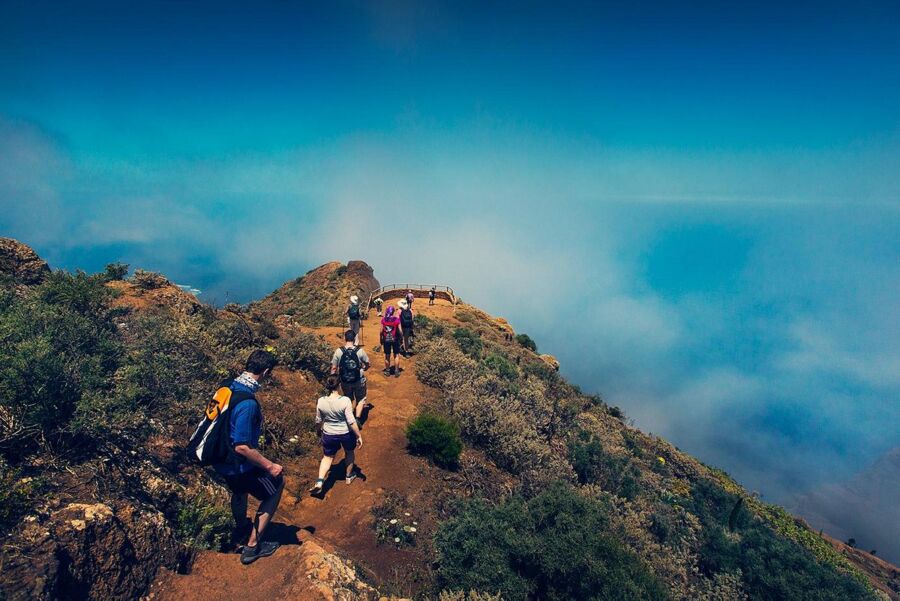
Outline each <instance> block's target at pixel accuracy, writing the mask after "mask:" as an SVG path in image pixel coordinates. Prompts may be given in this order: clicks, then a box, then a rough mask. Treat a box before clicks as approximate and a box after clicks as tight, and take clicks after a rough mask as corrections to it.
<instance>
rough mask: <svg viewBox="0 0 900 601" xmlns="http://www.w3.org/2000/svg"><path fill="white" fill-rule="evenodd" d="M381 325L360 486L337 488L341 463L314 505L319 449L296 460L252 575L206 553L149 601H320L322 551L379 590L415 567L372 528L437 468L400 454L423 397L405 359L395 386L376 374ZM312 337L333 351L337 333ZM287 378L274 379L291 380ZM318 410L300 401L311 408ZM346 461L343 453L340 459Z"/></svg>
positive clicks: (373, 338)
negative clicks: (315, 572)
mask: <svg viewBox="0 0 900 601" xmlns="http://www.w3.org/2000/svg"><path fill="white" fill-rule="evenodd" d="M427 305H428V303H427V300H423V299H416V303H415V304H414V309H415V310H416V312H417V313H421V314H423V315H427V316H431V317H441V318H449V317H450V316H451V315H452V314H453V307H452V306H451V305H450V304H449V303H447V302H445V301H438V304H436V305H435V306H433V307H429V306H427ZM379 321H380V318H379V317H377V316H376V314H375V311H374V310H373V311H371V312H370V314H369V318H368V319H367V320H366V321H365V322H364V324H363V337H364V340H363V344H364V348H365V349H366V351H367V353H368V354H369V359H370V361H371V362H372V369H370V370H369V371H368V372H367V374H366V375H367V379H368V399H369V402H371V403H372V404H373V405H374V407H373V408H372V409H371V411H370V412H369V415H368V419H367V420H366V421H365V423H364V426H363V429H362V437H363V443H364V444H363V448H362V449H361V450H359V451H357V463H358V464H359V466H360V468H361V470H362V472H363V474H364V476H365V480H363V479H362V478H360V479H357V480H356V481H355V482H353V484H351V485H347V484H346V483H345V482H344V481H343V473H344V463H343V461H341V462H340V463H335V466H334V467H333V468H332V470H331V474H330V477H329V481H328V482H327V483H326V487H325V490H326V493H325V495H324V497H323V498H321V499H320V498H315V497H311V496H309V495H308V494H307V493H306V489H307V488H308V486H309V485H311V484H312V482H313V480H314V479H315V473H316V470H317V469H318V463H319V460H320V459H321V448H320V447H316V448H314V449H313V451H312V452H311V453H310V454H309V455H308V456H307V457H305V458H303V459H302V460H300V461H297V462H288V463H286V464H285V474H286V476H285V477H286V486H285V492H284V496H283V498H282V501H281V506H280V507H279V510H278V512H277V514H276V516H275V521H274V523H273V524H272V526H271V527H270V528H272V531H271V532H270V534H271V538H274V539H275V540H279V541H280V542H282V544H283V546H282V548H280V549H279V550H278V552H277V553H276V554H275V555H273V556H272V557H268V558H263V559H260V560H258V561H257V562H255V563H254V564H251V565H250V566H243V565H241V563H240V556H239V555H237V554H223V553H215V552H212V551H205V552H202V553H201V554H200V555H199V557H198V558H197V560H196V561H195V563H194V566H193V569H192V571H191V573H190V574H187V575H176V574H172V573H166V574H163V575H162V576H161V577H160V578H159V579H158V580H157V582H156V583H155V584H154V586H153V588H152V590H151V596H152V597H153V598H154V599H164V600H178V601H191V600H212V599H241V600H244V601H246V600H248V599H320V598H323V597H322V594H321V593H319V592H317V591H316V590H314V588H313V587H312V586H311V585H310V579H309V577H308V575H307V574H308V572H309V571H310V570H311V569H315V565H318V564H316V562H315V561H313V560H311V559H310V549H318V546H321V547H322V548H324V549H325V550H326V551H332V550H333V551H336V552H337V553H338V554H339V555H340V556H341V557H343V558H347V559H351V560H353V561H354V562H355V563H357V564H361V565H362V566H363V567H364V570H366V572H367V573H368V574H369V576H370V577H371V578H372V579H373V580H375V581H377V582H384V581H385V580H389V579H390V577H391V575H398V574H402V573H403V570H404V568H405V567H408V564H409V563H410V562H411V561H414V560H415V557H414V553H413V552H412V551H409V550H403V549H397V548H394V547H393V546H390V545H381V546H378V545H377V541H376V538H375V533H374V531H373V529H372V527H371V524H372V514H371V510H372V508H373V507H374V506H376V505H379V504H380V503H381V502H382V500H383V498H384V495H385V493H386V492H387V491H395V492H398V493H400V494H402V495H403V496H404V497H405V498H407V499H409V500H410V502H411V503H412V504H413V505H415V502H416V498H417V497H419V496H421V495H423V494H426V492H427V487H428V484H429V480H430V478H432V477H433V476H434V474H435V470H434V468H432V467H430V466H428V465H427V464H426V463H425V462H424V461H423V460H421V459H418V458H415V457H411V456H410V455H408V454H407V452H406V450H405V446H406V437H405V434H404V431H405V428H406V424H407V422H408V421H409V419H410V418H411V417H412V416H413V415H415V414H416V412H417V407H418V405H419V403H420V400H421V399H422V398H423V397H424V396H425V395H426V394H428V389H427V388H426V387H425V386H423V385H422V384H421V383H420V382H419V381H418V380H417V379H416V377H415V374H414V365H415V357H413V358H411V359H404V360H403V367H404V372H403V373H402V374H401V375H400V377H388V376H385V375H384V374H383V373H382V371H381V370H382V368H383V367H384V355H383V354H382V353H380V352H379V353H376V352H374V351H373V350H372V349H373V348H374V347H375V346H376V345H377V344H378V332H379V327H380V326H379ZM316 331H317V332H318V333H321V334H324V335H325V340H326V341H327V342H328V343H329V345H332V344H333V346H334V347H337V346H339V343H340V339H341V338H342V336H341V335H342V333H343V329H342V328H318V329H317V330H316ZM276 375H277V376H278V374H277V372H276ZM287 375H288V374H284V375H283V376H279V378H282V377H284V379H287V377H286V376H287ZM260 399H261V402H262V404H263V410H264V411H265V396H264V395H263V394H261V395H260ZM315 401H316V399H315V398H298V399H297V402H298V403H309V404H310V406H311V407H314V406H315ZM342 456H343V453H342V452H340V453H339V454H338V457H337V458H341V457H342ZM304 547H306V548H304ZM314 564H315V565H314ZM327 596H328V595H325V597H327Z"/></svg>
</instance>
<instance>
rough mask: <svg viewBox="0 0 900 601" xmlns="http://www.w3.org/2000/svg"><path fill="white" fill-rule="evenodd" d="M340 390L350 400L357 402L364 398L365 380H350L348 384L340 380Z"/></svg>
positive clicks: (365, 392)
mask: <svg viewBox="0 0 900 601" xmlns="http://www.w3.org/2000/svg"><path fill="white" fill-rule="evenodd" d="M341 392H342V393H344V396H345V397H347V398H349V399H350V400H351V401H356V402H359V401H361V400H363V399H364V398H366V394H367V391H366V381H365V380H359V381H358V382H352V383H350V384H348V383H346V382H341Z"/></svg>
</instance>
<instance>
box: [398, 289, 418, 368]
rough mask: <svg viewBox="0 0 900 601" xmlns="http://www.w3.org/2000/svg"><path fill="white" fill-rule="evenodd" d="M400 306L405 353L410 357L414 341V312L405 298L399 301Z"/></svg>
mask: <svg viewBox="0 0 900 601" xmlns="http://www.w3.org/2000/svg"><path fill="white" fill-rule="evenodd" d="M397 306H398V307H400V327H401V328H402V329H403V355H404V356H405V357H409V355H410V354H411V353H412V343H413V323H414V321H413V312H412V309H411V308H410V306H409V303H407V302H406V301H405V300H401V301H400V302H399V303H397Z"/></svg>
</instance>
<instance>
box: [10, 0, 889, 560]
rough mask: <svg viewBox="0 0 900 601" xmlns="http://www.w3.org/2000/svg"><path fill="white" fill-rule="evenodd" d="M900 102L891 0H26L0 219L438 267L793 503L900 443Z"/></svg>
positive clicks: (240, 290) (419, 270)
mask: <svg viewBox="0 0 900 601" xmlns="http://www.w3.org/2000/svg"><path fill="white" fill-rule="evenodd" d="M898 107H900V8H898V5H897V4H896V3H891V2H884V3H874V2H873V3H866V2H863V3H854V4H853V5H852V6H851V5H850V4H849V3H827V2H825V3H823V2H816V3H812V2H809V3H792V6H790V7H786V6H784V5H783V3H765V2H760V3H754V4H753V5H752V6H748V7H736V6H729V5H726V4H724V3H722V4H715V3H690V5H689V6H688V5H685V4H684V3H674V2H671V3H639V4H637V3H632V4H630V5H629V6H627V7H622V6H618V7H616V6H611V5H594V4H592V3H566V2H554V3H546V4H541V3H535V2H524V3H515V4H501V3H483V2H480V3H439V2H428V1H420V2H412V1H393V2H376V3H346V2H333V3H327V6H317V5H314V4H302V3H287V2H268V3H267V2H261V3H254V4H252V5H250V4H246V3H237V2H234V3H229V2H217V3H215V4H208V5H204V4H202V3H196V2H169V3H155V4H147V3H141V2H135V3H127V6H126V5H123V4H122V3H112V2H109V3H94V2H87V3H78V4H77V5H75V4H71V3H58V4H57V3H40V4H37V3H34V2H20V1H10V0H7V1H6V2H4V3H2V5H0V209H2V211H0V234H2V235H9V236H13V237H16V238H19V239H21V240H23V241H25V242H28V243H30V244H32V245H33V246H34V247H35V248H36V249H37V250H38V251H39V252H40V253H41V254H42V255H43V256H45V257H46V258H48V259H49V260H50V261H51V262H52V264H53V265H54V266H56V267H63V268H69V269H72V268H76V267H82V268H85V269H89V270H98V269H101V268H102V267H103V265H104V264H105V263H107V262H110V261H114V260H123V261H126V262H129V263H132V264H133V265H139V266H142V267H145V268H152V269H159V270H161V271H164V272H165V273H166V274H168V275H169V276H170V277H171V278H173V279H174V280H176V281H178V282H179V283H183V284H190V285H193V286H196V287H198V288H200V289H202V290H203V291H204V297H205V298H207V299H208V300H210V301H214V302H223V301H224V300H226V299H227V300H239V301H246V300H250V299H252V298H257V297H259V296H261V295H263V294H265V293H267V292H269V291H270V290H272V289H274V288H275V287H277V285H278V284H279V283H280V282H281V281H283V280H285V279H288V278H290V277H293V276H296V275H297V274H298V273H302V272H304V271H306V270H307V269H309V268H310V267H313V266H315V265H317V264H319V263H322V262H325V261H328V260H333V259H339V260H348V259H352V258H362V259H365V260H366V261H368V262H369V263H371V264H372V265H373V266H374V267H375V268H376V275H377V276H378V277H379V278H380V279H381V281H382V282H388V281H398V280H399V281H403V280H407V279H416V280H426V281H436V282H441V283H445V282H446V283H449V284H450V285H453V286H454V287H456V288H457V289H458V290H460V292H461V294H462V296H463V297H464V298H465V299H466V300H468V301H471V302H474V303H477V304H479V305H481V306H483V307H484V308H485V309H487V310H490V311H492V312H494V313H497V314H502V315H505V316H507V317H508V318H510V319H511V320H512V322H513V323H514V325H515V326H516V327H517V328H519V329H520V330H523V331H527V332H529V333H530V334H532V335H533V336H534V337H535V338H536V339H537V340H538V343H539V345H540V346H541V348H542V350H544V351H546V352H551V353H553V354H555V355H557V356H558V357H559V358H560V359H561V360H562V363H563V370H564V371H565V373H566V374H567V375H568V376H570V377H571V378H572V379H573V380H575V381H576V382H578V383H579V384H580V385H582V386H583V387H584V388H585V389H588V390H591V391H598V392H600V393H602V394H603V395H604V396H605V397H606V398H607V399H608V400H609V401H610V402H611V403H614V404H619V405H621V406H623V407H624V408H625V410H626V412H627V413H628V415H629V416H631V417H633V418H634V419H635V421H636V424H637V425H638V426H640V427H642V428H643V429H645V430H649V431H652V432H654V433H657V434H660V435H663V436H665V437H667V438H669V439H671V440H672V441H673V442H675V444H677V445H679V446H680V447H681V448H683V449H685V450H687V451H690V452H692V453H694V454H696V455H698V456H699V457H700V458H701V459H703V460H704V461H706V462H707V463H711V464H715V465H719V466H721V467H723V468H725V469H727V470H728V471H729V472H731V473H733V474H734V475H735V476H736V477H738V478H739V479H740V480H741V481H742V482H743V483H745V484H746V485H747V486H748V487H750V488H752V489H756V490H759V491H760V492H761V493H762V494H763V496H764V497H765V498H769V499H772V500H776V501H779V502H784V503H788V504H790V503H791V500H792V499H793V498H795V497H796V496H797V495H801V494H803V493H805V492H807V491H810V490H815V489H816V488H817V487H820V486H823V485H826V484H829V483H833V482H836V481H841V480H844V479H846V478H849V477H851V476H852V474H854V473H855V472H857V471H859V470H861V469H863V468H864V467H866V466H867V465H869V464H870V463H872V462H873V461H875V460H876V459H877V458H878V457H879V456H881V455H883V454H884V453H885V452H887V451H888V450H889V449H891V448H893V447H895V446H897V445H900V440H898V432H900V410H898V397H900V309H898V303H897V302H896V299H897V297H898V293H900V175H898V174H900V108H898ZM388 223H394V224H398V227H397V228H396V230H397V231H398V233H399V235H397V236H396V237H392V236H389V235H388V233H389V232H392V229H391V227H390V226H389V225H387V224H388ZM585 347H591V348H595V349H596V351H595V352H592V353H591V355H590V356H591V361H589V362H585V361H584V357H585V354H584V352H583V350H582V349H584V348H585ZM895 492H896V491H895ZM881 530H882V532H880V533H879V532H878V528H876V527H874V526H873V529H872V532H871V533H868V532H865V533H862V534H860V535H857V536H856V538H857V540H860V541H864V540H865V539H866V537H869V538H870V539H871V540H872V541H873V544H872V546H876V545H878V548H880V549H882V548H883V549H886V550H887V549H888V547H887V544H888V543H880V542H879V541H880V540H882V539H884V540H888V539H890V538H893V539H894V540H900V533H898V532H893V533H890V532H888V533H887V535H885V533H884V532H883V530H884V529H883V528H881ZM879 536H880V537H882V538H881V539H879ZM861 544H863V545H865V544H868V543H867V542H862V543H861ZM894 553H895V554H896V555H895V560H896V557H897V556H900V550H898V549H895V550H894Z"/></svg>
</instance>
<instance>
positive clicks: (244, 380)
mask: <svg viewBox="0 0 900 601" xmlns="http://www.w3.org/2000/svg"><path fill="white" fill-rule="evenodd" d="M234 381H235V382H237V383H238V384H243V385H244V386H246V387H247V388H249V389H250V392H256V391H257V390H259V387H260V383H259V382H257V381H256V380H254V379H253V376H252V375H250V372H246V371H245V372H244V373H242V374H241V375H239V376H238V377H236V378H235V379H234Z"/></svg>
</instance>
